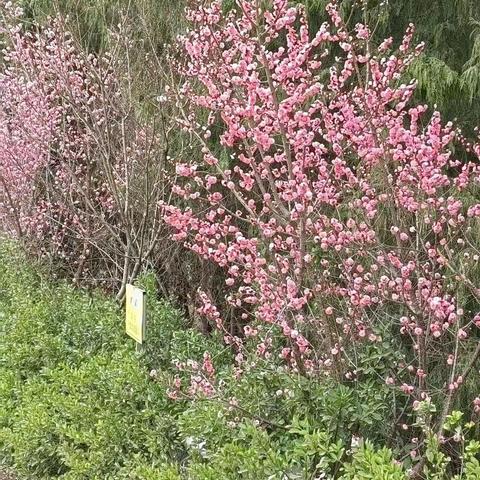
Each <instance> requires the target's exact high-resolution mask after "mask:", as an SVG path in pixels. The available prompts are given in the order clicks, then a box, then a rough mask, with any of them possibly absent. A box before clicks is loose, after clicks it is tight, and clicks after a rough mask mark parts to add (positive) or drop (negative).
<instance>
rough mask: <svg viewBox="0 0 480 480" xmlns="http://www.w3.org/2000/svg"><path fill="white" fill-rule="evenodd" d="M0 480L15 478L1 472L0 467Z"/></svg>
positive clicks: (3, 471) (14, 479)
mask: <svg viewBox="0 0 480 480" xmlns="http://www.w3.org/2000/svg"><path fill="white" fill-rule="evenodd" d="M0 480H16V478H15V477H14V476H13V475H12V474H11V473H7V472H6V471H5V470H2V468H1V467H0Z"/></svg>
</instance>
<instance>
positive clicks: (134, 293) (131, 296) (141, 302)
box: [125, 284, 146, 352]
mask: <svg viewBox="0 0 480 480" xmlns="http://www.w3.org/2000/svg"><path fill="white" fill-rule="evenodd" d="M125 313H126V315H125V331H126V332H127V335H129V336H130V337H132V338H133V339H134V340H135V341H136V342H137V348H136V350H137V352H140V351H141V349H142V344H143V341H144V339H145V323H146V322H145V319H146V315H145V313H146V305H145V291H144V290H142V289H141V288H138V287H135V286H133V285H130V284H128V285H127V289H126V312H125Z"/></svg>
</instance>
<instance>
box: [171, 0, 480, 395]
mask: <svg viewBox="0 0 480 480" xmlns="http://www.w3.org/2000/svg"><path fill="white" fill-rule="evenodd" d="M257 3H258V2H255V1H252V0H242V1H239V2H238V4H239V6H240V13H236V12H232V13H230V14H229V15H228V16H224V15H223V14H222V13H221V2H220V1H213V2H209V3H208V4H207V5H205V4H203V3H202V4H201V5H200V4H198V6H197V7H196V8H194V9H192V10H191V11H190V12H189V14H188V15H189V19H190V20H191V21H193V22H194V23H195V27H194V28H193V29H192V30H191V31H190V32H189V33H188V34H187V35H185V36H183V37H182V38H181V39H180V42H181V48H182V54H183V57H182V58H184V59H185V61H184V62H183V63H181V64H177V71H178V72H179V73H180V74H181V75H182V76H183V79H184V81H183V83H182V84H181V87H179V88H178V89H175V88H172V89H171V90H170V91H169V92H168V94H169V96H170V99H171V101H172V102H175V105H176V107H177V109H178V119H177V120H178V123H179V125H180V126H181V127H182V128H183V129H184V130H185V131H186V132H188V133H189V134H190V135H192V136H193V138H195V139H196V141H197V142H198V144H199V145H200V147H201V149H202V150H201V151H202V157H203V161H202V160H200V161H199V160H198V159H196V160H192V161H191V162H190V161H189V160H188V159H187V158H181V159H179V162H181V163H179V165H178V168H177V174H178V177H177V179H176V187H175V190H174V191H175V193H176V195H177V196H178V197H179V198H180V200H181V202H182V204H183V206H182V207H180V206H179V203H178V202H176V203H175V202H172V203H170V204H163V205H162V206H163V212H164V219H165V221H166V222H167V223H168V225H169V226H170V227H171V229H172V235H173V238H174V239H176V240H178V241H180V242H182V243H183V244H184V245H186V246H187V247H188V248H190V249H191V250H192V251H194V252H195V253H197V254H198V255H200V256H201V257H203V258H204V259H207V260H209V261H212V262H214V263H216V264H217V265H219V266H221V267H223V268H224V269H225V271H226V272H227V274H228V277H227V280H226V287H227V289H228V294H227V300H228V302H230V304H232V305H234V306H235V307H236V308H237V309H239V310H240V311H241V310H242V309H244V311H245V317H243V315H242V320H243V318H245V319H247V318H251V316H250V313H251V312H252V311H254V313H255V318H256V322H257V324H256V325H255V326H251V327H248V328H245V329H244V332H245V334H246V336H247V337H255V336H257V335H258V336H260V334H261V332H265V331H269V327H270V326H274V327H276V331H278V332H281V333H282V334H283V336H284V337H285V341H286V343H287V346H284V347H282V350H281V351H279V352H274V353H278V355H279V356H281V357H282V358H284V359H286V360H288V361H289V362H290V363H291V365H292V366H293V367H294V368H297V369H299V370H303V371H308V370H316V369H322V370H333V371H335V372H336V373H340V374H341V375H344V374H345V367H344V364H345V357H344V352H346V351H347V350H348V348H349V346H351V345H352V344H353V343H355V342H359V341H372V342H376V341H380V340H381V336H380V335H379V333H378V332H379V331H380V330H381V327H382V326H385V323H394V324H395V325H397V326H398V328H399V330H400V332H401V333H402V334H403V335H404V336H405V337H407V339H408V340H407V341H410V342H411V345H412V346H413V349H412V352H413V354H412V358H410V359H409V367H411V368H408V369H406V368H405V369H400V370H401V372H395V376H396V375H397V374H398V375H400V376H401V377H402V380H401V381H400V382H397V381H395V380H394V379H393V377H389V381H388V382H387V383H388V384H390V385H394V384H400V385H402V386H401V387H400V388H401V389H402V390H403V391H404V392H405V393H407V394H415V395H417V397H418V398H421V396H422V395H423V392H424V390H425V388H426V382H427V380H428V375H429V365H428V362H427V360H426V359H427V358H428V355H429V352H432V351H437V352H438V351H439V349H440V350H442V351H444V353H445V358H447V356H448V355H450V354H452V352H453V350H454V345H455V342H456V341H457V339H459V340H461V341H465V339H467V338H468V336H469V333H468V332H469V330H470V328H471V326H472V325H473V323H474V322H473V320H472V318H473V314H472V312H467V311H466V310H465V309H464V308H463V306H462V305H461V304H460V301H459V299H458V298H457V297H456V291H457V290H458V284H459V283H460V284H461V285H462V288H464V289H465V291H468V294H469V295H472V296H473V298H475V299H476V301H478V298H479V291H478V289H477V288H476V286H475V285H472V284H471V282H469V280H468V278H467V277H466V276H465V275H464V274H463V273H462V266H461V265H462V264H461V263H459V261H460V260H461V262H463V264H464V265H467V264H471V263H472V262H474V261H476V260H475V258H476V259H477V260H478V255H477V254H476V253H475V247H474V246H473V245H472V243H471V242H470V241H469V239H468V236H469V235H471V233H470V232H471V228H472V225H473V223H474V222H476V218H477V216H478V215H480V210H479V206H478V203H475V202H472V200H471V197H469V196H468V195H467V194H466V192H469V191H471V188H472V186H474V185H476V184H478V178H479V168H478V164H477V163H476V160H478V154H479V153H480V149H479V147H477V146H473V147H472V148H469V150H470V156H472V155H475V156H476V157H477V159H476V160H475V159H473V158H472V161H462V160H460V159H457V158H456V157H455V156H454V155H453V154H452V149H451V145H453V144H454V143H455V142H457V143H458V144H463V143H464V140H463V138H462V136H461V134H460V133H459V132H458V131H457V130H456V129H455V128H454V127H453V125H452V124H451V123H447V124H443V123H442V121H441V118H440V114H439V113H438V112H433V113H429V110H428V108H427V106H424V105H419V106H413V105H412V95H413V93H414V90H415V82H411V83H409V84H402V83H401V80H402V78H403V74H404V73H405V70H406V68H407V67H408V66H409V64H410V63H411V62H412V61H413V60H414V59H415V57H416V56H418V55H419V54H420V53H421V51H422V45H419V46H417V47H415V46H412V45H411V43H412V37H413V32H414V30H413V26H410V27H409V28H408V30H407V32H406V34H405V37H404V39H403V41H402V43H401V45H400V47H399V49H398V51H396V52H394V51H393V50H392V45H393V42H392V40H391V39H387V40H386V41H385V42H383V43H382V45H381V46H380V47H379V48H378V49H376V50H375V49H372V45H369V46H368V48H367V43H368V41H369V38H370V32H369V29H368V27H367V26H365V25H361V24H358V25H356V27H355V33H354V34H351V33H350V32H349V31H348V30H347V28H346V27H345V25H344V24H343V20H342V18H341V16H340V14H339V13H338V10H337V7H336V5H335V4H333V3H332V4H330V5H329V6H328V8H327V10H328V12H329V15H330V18H331V21H330V22H329V23H325V24H324V25H322V26H321V28H320V30H319V31H318V32H316V33H315V32H310V31H309V29H308V23H307V19H306V16H305V13H304V11H303V9H302V8H301V7H290V6H289V5H288V2H286V1H284V0H274V1H273V2H272V4H273V6H272V8H271V9H269V10H264V9H262V8H259V7H258V5H257ZM332 51H334V52H336V54H335V56H334V55H333V54H332V53H331V52H332ZM173 61H174V60H172V62H173ZM325 72H328V74H327V75H325ZM199 85H200V87H199ZM205 119H206V120H205ZM214 123H215V124H216V127H215V129H214V128H212V125H213V124H214ZM218 125H221V128H218ZM216 141H219V142H220V144H221V146H222V148H223V152H224V153H225V154H222V155H220V154H218V149H216V148H215V142H216ZM475 152H476V153H475ZM477 188H478V187H477ZM459 259H460V260H459ZM202 301H203V306H202V308H201V313H203V314H205V315H206V316H207V317H208V318H209V319H210V320H211V321H213V322H214V323H215V324H216V325H217V327H219V328H222V319H221V314H220V312H219V310H218V309H217V308H216V307H215V306H214V305H213V304H212V303H211V302H210V301H209V300H208V298H206V297H203V298H202ZM391 312H395V313H393V314H392V313H391ZM258 325H260V327H259V326H258ZM261 325H264V326H265V328H264V329H263V330H262V327H261ZM254 332H255V333H254ZM259 342H260V343H259V346H262V348H260V350H261V354H262V355H264V354H265V351H266V350H268V349H270V348H271V347H270V345H271V344H272V343H271V342H270V343H269V342H265V338H264V337H261V338H260V339H259ZM457 352H458V350H457ZM455 365H456V364H455ZM455 365H452V368H453V369H455V368H457V367H456V366H455ZM347 373H348V372H347ZM454 377H455V378H457V377H458V375H455V376H454ZM457 383H458V382H457Z"/></svg>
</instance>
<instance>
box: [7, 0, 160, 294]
mask: <svg viewBox="0 0 480 480" xmlns="http://www.w3.org/2000/svg"><path fill="white" fill-rule="evenodd" d="M22 13H23V12H22V10H21V9H20V8H16V7H15V6H14V5H13V4H11V3H9V2H7V3H6V4H5V5H4V7H3V11H2V14H3V18H2V27H3V31H2V33H3V35H4V39H5V40H6V49H5V51H4V55H3V60H4V68H3V70H2V73H1V74H0V95H1V101H0V107H1V109H0V167H1V168H0V185H1V188H0V216H1V218H0V220H1V226H2V229H3V231H6V232H8V233H14V234H15V235H16V236H17V237H20V238H23V239H24V240H25V241H26V242H27V243H28V244H29V245H30V247H31V251H34V252H35V253H37V252H38V253H40V254H41V255H42V256H43V257H47V258H49V259H50V260H51V261H52V262H53V263H55V264H56V266H57V268H58V265H61V269H63V270H64V273H66V274H67V275H68V276H70V277H72V278H73V279H74V280H75V281H77V282H79V281H82V280H83V281H85V280H86V281H88V282H92V281H93V282H94V283H95V284H98V283H101V284H103V285H105V286H107V287H108V288H116V289H117V291H118V296H119V299H121V298H122V297H123V294H124V287H125V284H126V282H127V281H129V280H130V281H132V280H133V279H134V278H135V277H136V275H137V274H138V273H139V271H140V268H141V266H142V265H143V263H144V261H145V260H146V259H149V258H150V257H151V255H152V254H153V253H154V251H155V250H156V249H157V248H158V241H159V239H160V238H161V236H162V232H163V231H164V227H163V224H162V222H161V221H160V220H161V219H160V215H159V209H158V207H157V206H156V203H157V201H158V200H159V199H160V198H163V195H164V194H165V191H166V190H165V185H166V182H165V178H166V176H165V171H166V148H165V143H164V140H165V137H166V131H167V129H168V126H167V125H165V124H163V125H162V127H161V128H160V125H161V119H160V120H159V121H158V123H157V124H155V125H153V126H147V125H146V124H145V122H144V121H143V120H141V119H140V118H139V116H138V115H135V113H134V111H133V106H132V102H131V97H132V95H133V93H132V90H131V88H130V90H129V88H128V86H130V85H131V83H132V75H133V73H132V72H131V70H130V68H129V63H128V55H127V54H128V52H129V49H130V48H132V46H131V45H130V44H129V40H128V37H126V36H122V35H118V36H117V37H116V40H117V43H116V50H115V52H118V53H116V54H109V53H106V54H105V55H103V56H102V57H97V56H94V55H91V54H90V55H87V54H86V53H84V52H82V51H81V49H80V48H79V47H78V46H77V45H76V43H75V41H74V39H73V37H72V36H71V35H70V34H69V33H68V32H67V31H66V30H65V26H64V23H63V21H62V19H61V18H60V17H58V18H56V19H54V20H52V21H51V23H50V25H47V26H46V27H40V26H37V27H38V29H37V31H36V32H34V31H29V30H28V29H27V28H26V27H25V26H24V25H23V24H22ZM153 158H155V163H154V162H153ZM159 163H160V164H161V165H163V167H161V168H159V166H158V164H159ZM165 251H166V249H165V246H164V247H163V252H165ZM164 258H167V255H164Z"/></svg>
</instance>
